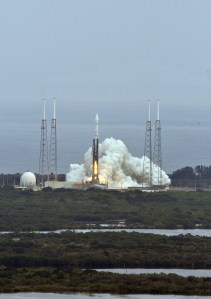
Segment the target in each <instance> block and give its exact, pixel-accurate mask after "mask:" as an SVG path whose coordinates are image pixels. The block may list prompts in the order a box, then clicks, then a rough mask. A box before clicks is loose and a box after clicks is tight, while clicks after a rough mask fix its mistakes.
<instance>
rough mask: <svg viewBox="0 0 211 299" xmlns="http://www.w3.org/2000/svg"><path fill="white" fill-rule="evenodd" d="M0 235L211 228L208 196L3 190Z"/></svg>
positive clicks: (0, 202) (135, 192)
mask: <svg viewBox="0 0 211 299" xmlns="http://www.w3.org/2000/svg"><path fill="white" fill-rule="evenodd" d="M0 207H1V209H0V219H1V221H0V231H35V230H56V229H63V228H87V227H88V225H89V224H90V225H92V227H93V224H95V225H96V226H97V225H98V224H101V223H108V224H113V225H115V224H116V225H118V222H119V221H122V220H124V223H125V225H126V226H127V227H133V228H169V229H174V228H195V227H197V228H198V227H200V228H211V214H210V211H211V199H210V193H209V192H202V193H199V192H178V191H177V192H176V191H169V192H154V193H153V192H150V193H147V192H141V191H128V192H119V191H109V190H90V191H87V192H85V191H82V190H71V189H57V190H49V189H47V190H45V191H37V192H33V191H30V190H7V189H0Z"/></svg>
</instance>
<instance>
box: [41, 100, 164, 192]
mask: <svg viewBox="0 0 211 299" xmlns="http://www.w3.org/2000/svg"><path fill="white" fill-rule="evenodd" d="M43 104H44V107H43V119H42V122H41V140H40V159H39V175H38V185H39V186H40V187H41V188H42V187H46V186H49V187H52V188H77V189H85V190H86V189H88V188H99V189H106V188H108V182H107V181H106V180H105V179H103V178H102V177H101V176H100V175H99V117H98V114H96V117H95V135H94V138H93V143H92V170H91V171H92V174H91V177H90V178H88V179H86V180H84V181H83V182H58V181H57V133H56V99H53V118H52V121H51V134H50V148H49V150H48V138H47V120H46V100H45V99H44V100H43ZM150 105H151V102H150V100H149V101H148V120H147V121H146V132H145V146H144V158H143V170H142V171H143V175H142V186H140V187H137V189H142V190H145V189H147V190H154V189H163V188H164V186H163V179H162V152H161V123H160V101H159V100H158V101H157V118H156V121H155V133H154V152H153V155H152V124H151V107H150ZM129 188H133V187H129ZM134 188H136V187H134Z"/></svg>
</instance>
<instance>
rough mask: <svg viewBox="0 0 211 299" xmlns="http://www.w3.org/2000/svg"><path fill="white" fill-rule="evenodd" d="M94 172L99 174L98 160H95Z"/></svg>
mask: <svg viewBox="0 0 211 299" xmlns="http://www.w3.org/2000/svg"><path fill="white" fill-rule="evenodd" d="M94 174H95V175H96V174H98V164H97V161H95V162H94Z"/></svg>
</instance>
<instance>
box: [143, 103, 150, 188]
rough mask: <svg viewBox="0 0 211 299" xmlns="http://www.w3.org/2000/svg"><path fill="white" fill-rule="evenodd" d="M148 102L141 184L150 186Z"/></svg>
mask: <svg viewBox="0 0 211 299" xmlns="http://www.w3.org/2000/svg"><path fill="white" fill-rule="evenodd" d="M150 114H151V111H150V100H148V121H147V122H146V133H145V146H144V162H143V183H145V182H146V184H147V186H148V187H149V188H150V187H151V186H152V137H151V135H152V126H151V115H150Z"/></svg>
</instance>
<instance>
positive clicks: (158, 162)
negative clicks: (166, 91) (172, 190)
mask: <svg viewBox="0 0 211 299" xmlns="http://www.w3.org/2000/svg"><path fill="white" fill-rule="evenodd" d="M153 162H154V164H155V175H154V176H155V178H154V179H155V184H156V185H157V186H158V188H159V187H160V186H162V185H163V180H162V151H161V123H160V101H159V100H158V101H157V120H156V121H155V138H154V156H153Z"/></svg>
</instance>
